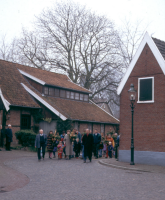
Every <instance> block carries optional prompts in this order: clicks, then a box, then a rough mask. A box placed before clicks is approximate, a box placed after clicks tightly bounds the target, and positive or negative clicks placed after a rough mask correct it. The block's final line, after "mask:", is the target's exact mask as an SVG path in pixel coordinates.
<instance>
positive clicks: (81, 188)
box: [0, 151, 165, 200]
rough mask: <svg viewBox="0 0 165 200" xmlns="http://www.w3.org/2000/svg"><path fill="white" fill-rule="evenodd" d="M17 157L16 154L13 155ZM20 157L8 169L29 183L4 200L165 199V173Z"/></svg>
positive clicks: (2, 198)
mask: <svg viewBox="0 0 165 200" xmlns="http://www.w3.org/2000/svg"><path fill="white" fill-rule="evenodd" d="M4 153H6V152H4ZM14 153H15V152H13V151H12V153H11V154H14ZM18 154H19V156H18V157H16V158H15V159H13V160H10V159H9V160H7V161H5V165H6V167H7V168H10V169H12V170H13V171H17V172H18V173H19V174H24V175H26V176H27V177H28V178H29V183H28V184H26V185H25V186H24V187H22V188H19V189H16V190H13V191H10V192H4V193H0V200H9V199H12V200H32V199H34V200H38V199H40V200H49V199H50V200H53V199H54V200H111V199H113V200H164V199H165V187H164V184H165V174H163V173H149V172H135V171H129V170H127V171H125V170H122V169H115V168H110V167H107V166H103V165H100V164H99V163H98V160H93V161H92V163H89V162H87V163H83V161H82V160H81V159H72V160H64V159H63V160H57V159H52V160H50V159H48V158H46V159H45V160H44V161H43V160H42V161H41V162H38V161H37V157H36V154H34V153H28V152H26V155H25V156H23V157H22V155H24V152H21V153H20V152H19V151H18ZM1 155H2V153H1V152H0V156H1ZM6 155H7V154H6ZM46 156H47V157H48V155H46ZM0 158H1V157H0ZM0 182H1V177H0Z"/></svg>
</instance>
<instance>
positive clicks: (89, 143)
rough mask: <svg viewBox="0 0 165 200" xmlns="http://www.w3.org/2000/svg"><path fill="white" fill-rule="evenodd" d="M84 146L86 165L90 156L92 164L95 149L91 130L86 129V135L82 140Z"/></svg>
mask: <svg viewBox="0 0 165 200" xmlns="http://www.w3.org/2000/svg"><path fill="white" fill-rule="evenodd" d="M82 142H83V145H84V163H86V157H87V156H88V158H89V160H90V162H91V161H92V149H93V135H92V134H89V129H86V134H85V135H84V136H83V139H82Z"/></svg>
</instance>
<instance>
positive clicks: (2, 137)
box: [0, 125, 5, 148]
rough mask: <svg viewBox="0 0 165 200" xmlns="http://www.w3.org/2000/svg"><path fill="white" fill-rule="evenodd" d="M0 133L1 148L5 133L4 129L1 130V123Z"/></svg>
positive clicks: (0, 126)
mask: <svg viewBox="0 0 165 200" xmlns="http://www.w3.org/2000/svg"><path fill="white" fill-rule="evenodd" d="M0 134H1V147H2V148H3V146H4V138H5V134H4V131H3V129H2V125H0Z"/></svg>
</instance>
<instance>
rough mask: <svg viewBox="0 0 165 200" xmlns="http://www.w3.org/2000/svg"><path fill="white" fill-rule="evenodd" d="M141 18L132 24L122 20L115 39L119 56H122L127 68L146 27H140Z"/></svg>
mask: <svg viewBox="0 0 165 200" xmlns="http://www.w3.org/2000/svg"><path fill="white" fill-rule="evenodd" d="M142 26H143V24H142V20H141V21H136V23H134V24H132V23H131V22H130V21H128V20H126V19H125V21H123V28H121V30H120V31H119V38H118V40H117V42H118V47H119V52H120V56H121V57H122V58H123V62H124V65H125V67H126V68H127V67H128V66H129V64H130V62H131V61H132V58H133V56H134V54H135V52H136V50H137V48H138V46H139V43H140V41H141V40H142V37H143V35H144V33H145V32H146V29H147V27H148V25H147V26H145V28H144V27H142Z"/></svg>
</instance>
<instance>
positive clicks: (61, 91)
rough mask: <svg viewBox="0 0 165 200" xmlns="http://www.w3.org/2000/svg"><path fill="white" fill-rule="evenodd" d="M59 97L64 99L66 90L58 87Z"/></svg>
mask: <svg viewBox="0 0 165 200" xmlns="http://www.w3.org/2000/svg"><path fill="white" fill-rule="evenodd" d="M63 94H64V95H63ZM60 98H64V99H66V90H63V89H60Z"/></svg>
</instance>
